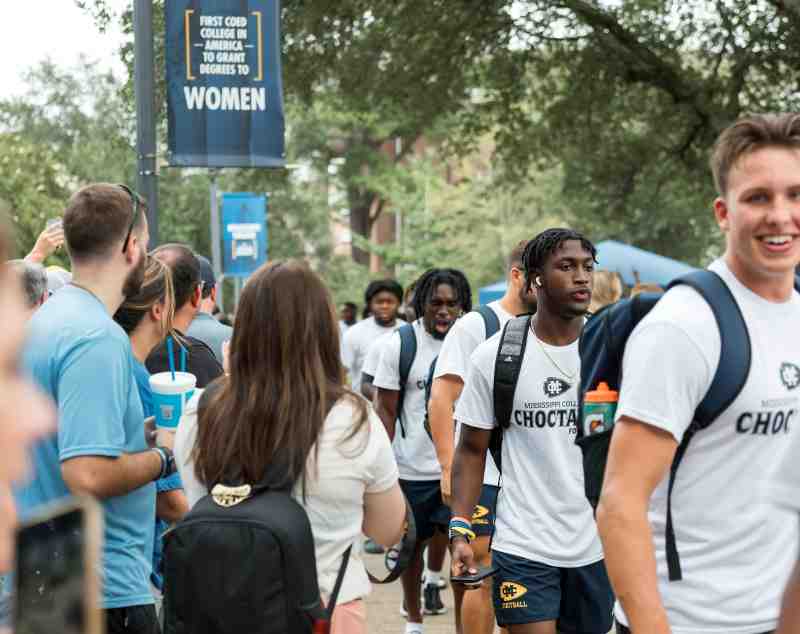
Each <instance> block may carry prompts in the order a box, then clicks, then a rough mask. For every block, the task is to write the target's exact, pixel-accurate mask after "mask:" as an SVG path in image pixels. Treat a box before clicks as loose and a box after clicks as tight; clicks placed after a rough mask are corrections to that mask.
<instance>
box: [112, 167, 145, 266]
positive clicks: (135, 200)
mask: <svg viewBox="0 0 800 634" xmlns="http://www.w3.org/2000/svg"><path fill="white" fill-rule="evenodd" d="M117 187H119V188H120V189H122V190H124V191H125V192H126V193H127V194H128V196H130V197H131V204H132V206H133V217H132V218H131V224H130V226H129V227H128V233H127V234H125V242H123V243H122V252H123V253H125V252H126V251H127V250H128V242H130V239H131V233H132V232H133V228H134V227H135V226H136V223H137V222H138V220H139V208H140V206H141V201H142V197H141V196H139V194H137V193H136V192H135V191H133V190H132V189H131V188H130V187H128V186H127V185H123V184H122V183H118V184H117Z"/></svg>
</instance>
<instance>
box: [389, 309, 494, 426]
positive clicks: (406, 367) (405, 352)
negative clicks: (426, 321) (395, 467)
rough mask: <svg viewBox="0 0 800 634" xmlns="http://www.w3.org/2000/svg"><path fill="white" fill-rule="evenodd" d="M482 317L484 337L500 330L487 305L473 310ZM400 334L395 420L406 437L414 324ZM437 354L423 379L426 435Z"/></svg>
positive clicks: (413, 346) (402, 329) (407, 325)
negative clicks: (408, 383)
mask: <svg viewBox="0 0 800 634" xmlns="http://www.w3.org/2000/svg"><path fill="white" fill-rule="evenodd" d="M474 312H476V313H478V314H479V315H480V316H481V317H483V325H484V328H485V329H486V339H488V338H489V337H491V336H492V335H494V334H495V333H496V332H497V331H498V330H500V319H499V318H498V317H497V313H495V312H494V311H493V310H492V309H491V308H489V307H488V306H478V307H477V308H476V309H475V311H474ZM397 332H398V333H399V334H400V395H399V397H398V399H397V420H398V422H399V423H400V434H401V435H402V437H403V438H405V437H406V428H405V423H404V421H403V400H404V398H405V389H406V383H407V382H408V375H409V374H411V366H412V365H414V358H415V357H416V356H417V336H416V335H415V334H414V326H413V325H412V324H405V325H403V326H401V327H400V328H399V329H398V331H397ZM438 358H439V357H438V356H437V357H436V359H434V360H433V362H432V363H431V366H430V368H429V369H428V376H427V378H426V380H425V420H424V422H423V425H424V427H425V431H426V432H427V433H428V436H429V437H430V436H431V428H430V423H429V421H428V401H430V399H431V387H432V386H433V375H434V373H435V372H436V361H437V360H438Z"/></svg>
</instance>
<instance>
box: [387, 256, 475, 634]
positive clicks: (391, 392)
mask: <svg viewBox="0 0 800 634" xmlns="http://www.w3.org/2000/svg"><path fill="white" fill-rule="evenodd" d="M471 308H472V296H471V292H470V289H469V283H468V282H467V279H466V278H465V277H464V274H463V273H461V272H460V271H456V270H454V269H431V270H429V271H427V272H426V273H424V274H423V275H422V276H421V277H420V279H419V280H418V282H417V288H416V292H415V295H414V310H415V312H416V314H417V315H419V316H420V318H419V319H417V320H416V321H414V322H413V323H412V324H411V325H410V326H411V328H413V334H414V336H415V339H416V354H415V355H414V360H413V363H412V365H411V369H410V371H409V374H408V378H407V380H406V383H405V385H401V384H400V380H401V377H400V358H401V347H402V344H401V332H402V331H400V332H397V333H394V334H392V335H391V337H390V338H389V339H388V341H386V342H385V343H384V344H383V345H382V348H383V351H382V354H381V358H380V362H379V364H378V369H377V372H376V374H375V380H374V385H375V388H376V389H377V396H376V409H377V411H378V415H379V416H380V417H381V420H382V421H383V424H384V425H385V426H386V430H387V431H388V433H389V437H390V438H392V439H393V447H394V452H395V458H396V459H397V466H398V469H399V472H400V486H401V487H402V489H403V493H405V495H406V498H407V499H408V502H409V505H410V506H411V509H412V511H413V513H414V520H415V522H416V527H417V546H416V550H415V553H414V556H413V557H412V560H411V563H410V564H409V566H408V568H407V569H406V571H405V572H404V573H403V576H402V577H401V580H402V584H403V597H404V601H405V609H406V610H407V615H408V616H407V619H408V622H407V623H406V632H407V633H408V634H411V633H412V632H413V633H420V632H422V611H421V609H420V583H421V581H422V551H423V549H424V548H425V545H426V543H427V542H428V541H429V540H430V539H431V538H432V537H433V535H434V533H435V532H436V530H437V529H438V530H440V531H444V530H446V527H447V523H448V521H449V519H450V511H449V509H448V508H447V507H446V506H445V504H444V502H443V500H442V493H441V488H440V479H441V475H442V473H441V469H440V468H439V462H438V460H437V459H436V451H435V449H434V447H433V443H432V442H431V439H430V438H429V437H428V434H427V432H426V431H425V427H424V422H425V381H426V380H427V378H428V374H429V372H430V367H431V363H432V362H433V361H434V359H435V358H436V357H437V355H438V354H439V350H440V349H441V347H442V341H443V340H444V338H445V335H447V333H448V331H449V330H450V328H451V327H452V325H453V324H454V323H455V321H456V319H458V317H459V316H460V315H461V314H462V313H463V312H465V311H469V310H470V309H471ZM401 390H402V391H403V400H402V403H400V396H401ZM425 590H426V593H430V594H431V595H436V596H432V597H431V598H432V599H433V601H432V603H435V604H437V607H438V606H439V605H441V600H440V599H439V598H438V595H439V588H438V586H436V585H434V584H429V585H428V586H426V589H425ZM427 598H428V597H426V599H427ZM437 599H438V601H437ZM428 603H429V602H428V601H427V600H426V606H427V604H428ZM442 608H443V606H442ZM440 609H441V608H440Z"/></svg>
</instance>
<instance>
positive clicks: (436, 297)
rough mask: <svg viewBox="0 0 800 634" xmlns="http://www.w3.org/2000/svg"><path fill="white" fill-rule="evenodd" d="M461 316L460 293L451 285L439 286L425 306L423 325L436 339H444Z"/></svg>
mask: <svg viewBox="0 0 800 634" xmlns="http://www.w3.org/2000/svg"><path fill="white" fill-rule="evenodd" d="M460 314H461V304H460V303H459V301H458V293H457V292H456V289H454V288H453V287H452V286H450V284H439V285H438V286H437V287H436V288H434V289H433V293H431V298H430V300H429V301H428V302H427V303H426V304H425V314H424V315H423V324H424V325H425V330H427V331H428V332H429V333H430V334H431V335H433V337H434V338H435V339H444V338H445V336H446V335H447V333H448V332H449V331H450V328H452V327H453V324H454V323H456V319H458V316H459V315H460Z"/></svg>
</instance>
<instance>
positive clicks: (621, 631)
mask: <svg viewBox="0 0 800 634" xmlns="http://www.w3.org/2000/svg"><path fill="white" fill-rule="evenodd" d="M617 634H631V631H630V630H629V629H628V628H627V627H625V626H624V625H623V624H622V623H620V622H619V621H617ZM762 634H775V630H770V631H769V632H763V633H762Z"/></svg>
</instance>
